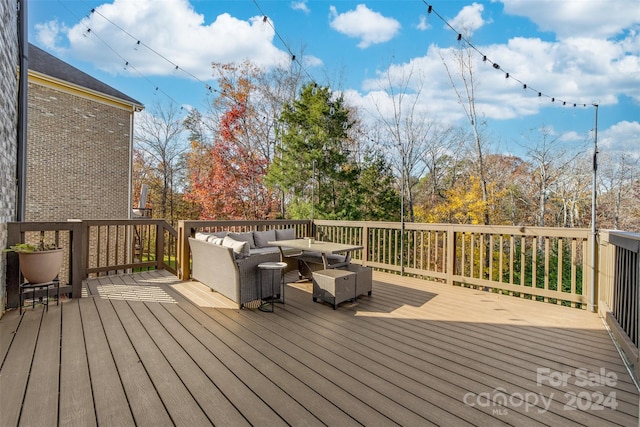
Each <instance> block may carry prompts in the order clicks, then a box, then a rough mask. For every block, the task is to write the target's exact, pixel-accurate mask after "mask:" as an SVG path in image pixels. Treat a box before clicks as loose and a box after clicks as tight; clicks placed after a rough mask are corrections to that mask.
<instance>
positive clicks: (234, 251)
mask: <svg viewBox="0 0 640 427" xmlns="http://www.w3.org/2000/svg"><path fill="white" fill-rule="evenodd" d="M290 239H295V229H293V228H290V229H284V230H268V231H250V232H244V233H232V232H226V231H222V232H216V233H203V232H198V233H196V234H195V238H192V237H190V238H189V246H190V248H191V260H192V263H193V265H192V267H191V277H192V278H193V279H195V280H197V281H199V282H200V283H202V284H204V285H206V286H208V287H210V288H211V289H212V290H214V291H216V292H219V293H220V294H222V295H224V296H225V297H227V298H229V299H230V300H232V301H234V302H236V303H237V304H238V306H239V307H240V308H241V307H243V306H244V305H245V304H246V303H248V302H251V301H256V300H258V299H259V298H260V290H259V283H260V276H259V271H258V268H257V267H258V264H260V263H263V262H273V261H280V258H281V253H280V249H279V248H278V247H276V246H270V245H269V244H268V243H267V242H270V241H274V240H290ZM289 252H291V251H289ZM285 253H286V250H285ZM283 261H285V262H287V264H288V267H287V269H285V271H291V270H293V269H297V268H298V267H297V260H296V259H294V258H285V259H284V260H283ZM276 280H277V278H276ZM262 283H263V288H262V298H267V297H270V296H273V297H279V294H280V286H279V285H275V286H274V292H273V293H274V295H272V292H271V289H272V288H271V275H268V274H265V275H264V277H263V281H262Z"/></svg>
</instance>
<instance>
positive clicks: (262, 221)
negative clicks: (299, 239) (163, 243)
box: [178, 219, 309, 227]
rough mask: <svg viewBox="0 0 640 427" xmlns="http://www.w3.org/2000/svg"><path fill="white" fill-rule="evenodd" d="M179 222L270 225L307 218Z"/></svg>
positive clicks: (189, 221) (295, 221) (306, 220)
mask: <svg viewBox="0 0 640 427" xmlns="http://www.w3.org/2000/svg"><path fill="white" fill-rule="evenodd" d="M178 222H179V223H180V224H190V225H195V226H204V227H206V226H208V225H209V224H215V225H218V226H225V225H272V224H276V225H277V224H282V225H286V224H307V223H308V222H309V220H308V219H260V220H232V219H211V220H180V221H178Z"/></svg>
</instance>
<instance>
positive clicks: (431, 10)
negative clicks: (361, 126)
mask: <svg viewBox="0 0 640 427" xmlns="http://www.w3.org/2000/svg"><path fill="white" fill-rule="evenodd" d="M85 1H86V0H85ZM422 2H423V3H424V4H425V5H426V6H427V13H428V14H429V15H431V14H432V13H433V14H435V15H436V16H437V17H438V18H439V19H440V20H441V21H442V22H443V23H444V24H445V26H447V27H449V28H450V29H451V30H452V31H454V32H455V34H456V38H457V41H463V42H464V43H466V44H467V45H468V46H469V47H470V48H471V49H473V50H475V51H476V52H478V53H479V54H480V55H482V61H483V62H488V63H489V64H491V65H492V67H493V68H494V69H496V70H500V71H502V72H503V73H504V76H505V79H509V78H511V79H513V80H515V81H516V82H519V83H520V84H521V85H522V88H523V89H524V90H531V91H533V92H534V93H536V92H537V93H538V97H542V96H545V97H547V98H549V99H551V102H553V103H555V101H556V97H551V96H548V95H546V94H544V93H543V92H542V91H540V90H536V89H534V88H532V87H530V86H529V85H527V84H526V83H524V82H522V81H520V80H519V79H517V78H516V77H514V76H513V75H512V74H511V73H509V72H507V71H505V70H504V69H502V67H501V66H500V65H499V64H497V63H495V62H493V61H492V60H491V59H489V58H488V57H487V55H486V54H484V53H482V52H481V51H480V50H479V49H478V48H477V47H476V46H474V45H473V44H472V43H471V42H470V41H469V40H468V39H467V38H466V37H464V36H463V34H462V33H460V32H458V31H457V30H456V29H455V28H453V27H452V26H451V24H450V23H449V22H448V21H447V20H445V19H444V18H443V17H442V16H441V15H440V14H439V13H438V12H437V11H436V10H435V9H434V7H433V5H431V4H428V3H427V1H426V0H422ZM60 3H61V4H62V2H60ZM253 3H254V4H255V6H256V7H257V8H258V10H259V11H260V13H261V14H262V22H263V24H265V25H267V24H268V25H270V26H271V27H272V29H273V31H274V33H275V35H276V36H277V38H278V39H279V40H280V42H281V43H282V44H283V46H284V47H285V49H286V50H287V51H288V52H289V54H290V58H291V61H292V62H298V64H299V66H300V68H301V70H302V71H303V72H304V73H305V74H306V75H307V77H308V78H309V80H310V81H313V80H314V79H313V78H312V77H311V75H310V74H309V72H308V71H307V70H306V68H305V67H304V66H303V64H301V63H300V61H299V60H298V59H297V57H296V55H295V54H294V53H293V52H292V51H291V49H290V48H289V46H288V45H287V44H286V42H285V41H284V39H283V38H282V36H281V35H280V34H279V33H278V31H276V29H275V27H274V25H273V23H272V22H271V21H270V20H269V18H268V16H267V14H265V13H264V12H263V11H262V9H261V7H260V5H259V4H258V2H257V0H253ZM63 6H64V4H63ZM65 8H66V6H65ZM67 10H68V8H67ZM69 12H70V13H71V14H73V13H72V12H71V11H69ZM90 14H91V15H93V14H96V15H99V16H100V17H102V18H103V19H105V20H106V21H107V22H109V23H110V24H112V25H113V26H115V27H116V28H118V29H119V30H120V31H122V32H124V33H125V34H127V35H128V36H129V37H131V38H133V39H134V40H135V44H134V50H136V51H137V50H138V49H139V47H140V46H144V47H146V48H147V49H149V50H150V51H151V52H153V53H154V54H156V55H157V56H159V57H160V58H162V59H164V60H165V61H167V62H169V63H170V64H172V66H173V67H174V71H173V73H174V74H177V72H178V71H182V72H184V73H185V74H187V75H189V76H190V77H192V78H193V79H194V80H196V81H198V82H200V83H202V84H203V85H204V87H205V88H206V90H207V92H208V93H211V92H217V93H218V94H220V95H221V96H226V95H225V94H223V93H221V92H220V91H218V90H216V89H214V88H212V87H211V86H210V85H208V84H206V83H205V82H204V81H202V80H200V79H199V78H197V77H196V76H195V75H193V74H192V73H190V72H189V71H187V70H185V69H183V68H181V67H179V65H178V64H175V63H173V62H172V61H171V60H169V59H168V58H166V57H165V56H163V55H162V54H160V53H159V52H157V51H156V50H154V49H153V48H151V47H150V46H148V45H146V44H145V43H143V42H142V41H141V40H139V39H137V38H135V37H133V35H132V34H130V33H129V32H127V31H126V30H124V29H123V28H122V27H120V26H119V25H118V24H116V23H114V22H113V21H111V20H110V19H109V18H107V17H105V16H104V15H102V14H101V13H100V12H99V11H98V10H96V9H95V8H92V9H91V11H90ZM79 22H81V23H82V21H79ZM83 25H85V24H83ZM85 26H86V25H85ZM91 33H92V29H91V28H89V27H87V29H86V30H85V31H84V32H83V36H84V37H88V36H89V35H90V34H91ZM93 34H95V32H94V33H93ZM96 36H97V35H96ZM98 39H99V40H100V41H101V42H102V43H103V44H105V45H106V46H107V47H109V49H111V50H112V51H113V52H114V53H115V54H116V55H118V56H119V57H120V58H122V56H121V55H120V54H119V53H118V52H116V51H115V50H114V49H113V48H111V46H109V45H108V44H107V43H106V42H105V41H104V40H102V39H101V38H100V37H98ZM122 59H123V60H124V62H125V65H124V69H125V70H127V69H129V68H131V69H133V70H135V71H136V72H137V73H138V74H140V75H141V76H142V77H144V78H145V79H147V78H146V77H145V76H144V75H142V74H141V73H140V72H139V71H138V70H137V69H135V67H133V66H132V65H131V64H130V62H129V61H127V60H125V59H124V58H122ZM147 80H148V79H147ZM158 91H159V87H157V86H156V89H155V92H158ZM162 92H163V93H164V91H162ZM316 93H317V84H316V83H314V87H313V89H312V94H314V95H315V94H316ZM165 95H166V96H167V97H168V98H170V99H171V100H172V101H174V100H173V99H172V98H171V97H170V96H169V95H167V94H166V93H165ZM174 102H175V101H174ZM558 102H559V103H562V105H563V106H567V105H569V106H571V105H573V107H577V106H578V105H579V103H575V102H567V101H563V100H558ZM580 105H582V106H584V107H587V104H584V103H583V104H580ZM332 111H334V108H333V106H332V107H331V109H330V114H331V112H332Z"/></svg>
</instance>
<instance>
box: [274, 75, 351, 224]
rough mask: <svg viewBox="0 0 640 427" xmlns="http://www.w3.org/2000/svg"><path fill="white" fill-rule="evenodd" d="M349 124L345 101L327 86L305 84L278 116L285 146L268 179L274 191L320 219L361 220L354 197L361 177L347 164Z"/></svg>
mask: <svg viewBox="0 0 640 427" xmlns="http://www.w3.org/2000/svg"><path fill="white" fill-rule="evenodd" d="M351 124H352V123H351V122H350V120H349V113H348V110H347V108H346V106H345V105H344V100H343V99H342V97H337V98H335V99H334V94H333V93H332V91H331V90H330V89H329V88H328V87H320V86H317V85H315V84H313V83H310V84H307V85H306V86H304V87H303V88H302V91H301V93H300V95H299V97H298V98H296V99H295V100H293V101H292V102H291V103H289V104H287V105H285V107H284V110H283V111H282V114H281V116H280V123H279V128H278V129H279V131H278V139H279V141H280V144H281V145H280V146H279V147H277V151H276V156H275V158H274V159H273V162H272V163H271V165H270V167H269V172H268V176H267V182H268V183H269V185H270V186H271V188H277V189H280V190H281V191H282V192H283V194H284V195H285V198H288V199H289V204H290V206H291V205H307V206H311V207H312V210H313V211H314V214H317V216H318V217H320V218H341V219H355V218H357V216H358V206H357V204H356V203H354V199H353V198H352V197H350V195H351V192H352V191H353V188H354V186H353V184H354V182H356V179H357V176H358V173H359V171H358V166H357V164H355V163H354V162H352V161H350V160H349V152H350V146H351V143H352V141H351V140H350V139H349V137H348V129H349V126H351ZM295 209H298V210H299V211H300V209H299V208H295ZM302 211H304V210H302ZM302 211H301V212H302Z"/></svg>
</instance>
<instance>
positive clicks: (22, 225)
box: [7, 221, 79, 233]
mask: <svg viewBox="0 0 640 427" xmlns="http://www.w3.org/2000/svg"><path fill="white" fill-rule="evenodd" d="M78 224H79V223H78V222H76V221H53V222H9V223H7V226H8V227H9V228H10V229H13V230H17V231H18V232H19V233H23V232H25V231H58V230H73V229H75V228H77V227H78Z"/></svg>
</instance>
